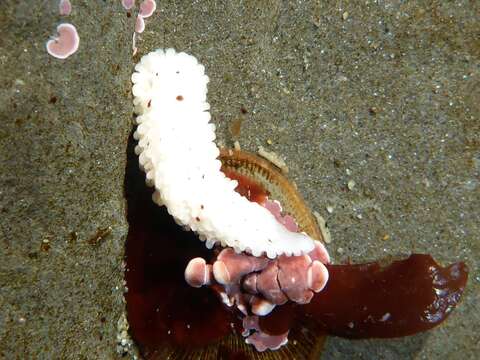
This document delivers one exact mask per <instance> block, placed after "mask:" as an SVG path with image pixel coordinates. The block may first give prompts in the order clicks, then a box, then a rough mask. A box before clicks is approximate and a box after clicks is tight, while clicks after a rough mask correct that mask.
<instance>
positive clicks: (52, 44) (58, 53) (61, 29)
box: [46, 24, 80, 59]
mask: <svg viewBox="0 0 480 360" xmlns="http://www.w3.org/2000/svg"><path fill="white" fill-rule="evenodd" d="M57 33H58V36H56V37H53V39H51V40H48V41H47V44H46V47H47V52H48V53H49V54H50V55H52V56H53V57H56V58H57V59H66V58H67V57H69V56H70V55H72V54H74V53H75V52H76V51H77V49H78V45H79V44H80V38H79V36H78V33H77V29H76V28H75V26H73V25H72V24H60V25H58V26H57Z"/></svg>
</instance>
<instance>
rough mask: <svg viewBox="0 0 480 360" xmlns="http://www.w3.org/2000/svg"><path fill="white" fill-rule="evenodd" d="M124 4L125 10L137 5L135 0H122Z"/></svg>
mask: <svg viewBox="0 0 480 360" xmlns="http://www.w3.org/2000/svg"><path fill="white" fill-rule="evenodd" d="M122 6H123V7H124V9H125V10H130V9H131V8H132V7H134V6H135V0H122Z"/></svg>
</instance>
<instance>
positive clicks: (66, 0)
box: [58, 0, 72, 16]
mask: <svg viewBox="0 0 480 360" xmlns="http://www.w3.org/2000/svg"><path fill="white" fill-rule="evenodd" d="M58 12H59V13H60V15H61V16H68V15H70V13H71V12H72V4H71V3H70V0H60V3H59V4H58Z"/></svg>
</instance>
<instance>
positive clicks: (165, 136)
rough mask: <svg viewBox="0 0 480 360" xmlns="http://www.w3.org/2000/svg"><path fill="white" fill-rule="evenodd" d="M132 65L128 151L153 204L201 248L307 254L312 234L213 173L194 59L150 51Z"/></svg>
mask: <svg viewBox="0 0 480 360" xmlns="http://www.w3.org/2000/svg"><path fill="white" fill-rule="evenodd" d="M135 70H136V71H135V73H134V74H133V75H132V81H133V84H134V85H133V90H132V91H133V95H134V97H135V98H134V105H135V112H136V113H137V114H138V117H137V123H138V128H137V130H136V132H135V138H136V139H137V140H138V146H137V147H136V149H135V150H136V153H137V154H138V155H139V161H140V165H141V167H142V168H143V169H144V170H145V172H146V178H147V183H148V184H151V185H154V186H155V189H156V191H155V194H154V196H153V199H154V201H155V202H157V203H158V204H161V205H165V206H166V207H167V209H168V211H169V213H170V214H171V215H172V216H173V217H174V218H175V220H176V221H177V222H178V223H179V224H181V225H183V226H186V227H188V228H190V229H191V230H193V231H195V232H197V233H198V234H199V237H200V239H202V240H204V241H205V242H206V245H207V247H209V248H211V247H213V246H214V245H215V244H220V245H222V246H229V247H232V248H234V249H235V250H236V251H237V252H241V251H245V252H248V253H251V254H252V255H254V256H260V255H262V254H265V255H267V256H268V257H269V258H275V257H276V256H278V255H281V254H286V255H300V254H304V253H308V252H309V251H311V250H312V249H313V247H314V240H313V239H311V238H310V237H308V236H307V235H305V234H300V233H294V232H290V231H289V230H287V229H286V228H285V227H284V226H283V225H282V224H280V223H279V222H278V221H277V220H276V219H275V217H274V216H273V215H272V214H271V213H270V212H269V211H268V210H267V209H265V208H264V207H262V206H260V205H259V204H256V203H252V202H250V201H248V200H247V199H246V198H244V197H242V196H241V195H240V194H238V193H237V192H235V191H234V189H235V187H236V186H237V182H236V181H233V180H230V179H228V178H227V177H226V176H225V175H224V174H223V173H222V172H221V171H220V167H221V162H220V161H219V160H218V159H217V157H218V155H219V150H218V148H217V146H216V145H215V142H214V140H215V126H214V125H213V124H212V123H210V122H209V121H210V113H209V109H210V105H209V104H208V103H207V83H208V81H209V79H208V77H207V76H206V75H205V73H204V70H205V69H204V67H203V66H202V65H201V64H199V63H198V61H197V59H196V58H194V57H193V56H191V55H188V54H185V53H177V52H175V50H173V49H168V50H165V51H164V50H157V51H154V52H152V53H150V54H147V55H145V56H144V57H143V58H142V59H141V61H140V63H138V64H137V65H136V67H135Z"/></svg>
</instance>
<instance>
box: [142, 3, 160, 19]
mask: <svg viewBox="0 0 480 360" xmlns="http://www.w3.org/2000/svg"><path fill="white" fill-rule="evenodd" d="M156 8H157V3H156V2H155V0H143V1H142V3H141V4H140V11H139V12H138V15H139V16H141V17H143V18H148V17H150V16H152V14H153V13H154V11H155V9H156Z"/></svg>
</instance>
